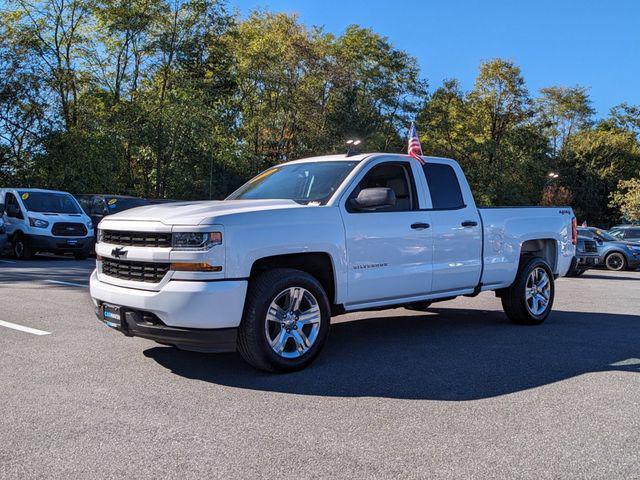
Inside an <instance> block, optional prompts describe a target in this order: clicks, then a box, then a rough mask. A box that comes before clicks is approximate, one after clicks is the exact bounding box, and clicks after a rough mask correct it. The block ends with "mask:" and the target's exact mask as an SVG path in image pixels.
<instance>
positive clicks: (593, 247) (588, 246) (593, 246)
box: [584, 240, 598, 253]
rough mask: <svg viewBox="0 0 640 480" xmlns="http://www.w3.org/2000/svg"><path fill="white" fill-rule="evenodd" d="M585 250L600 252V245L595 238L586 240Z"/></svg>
mask: <svg viewBox="0 0 640 480" xmlns="http://www.w3.org/2000/svg"><path fill="white" fill-rule="evenodd" d="M584 251H585V252H587V253H598V246H597V245H596V242H594V241H593V240H585V241H584Z"/></svg>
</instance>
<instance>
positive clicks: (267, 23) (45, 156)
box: [0, 0, 640, 226]
mask: <svg viewBox="0 0 640 480" xmlns="http://www.w3.org/2000/svg"><path fill="white" fill-rule="evenodd" d="M427 73H428V72H427ZM639 112H640V108H639V107H637V106H633V105H628V104H622V105H619V106H617V107H614V108H613V109H612V110H611V112H610V114H609V116H608V117H607V118H603V119H600V120H597V121H596V120H595V119H594V111H593V109H592V107H591V104H590V100H589V96H588V90H587V89H586V88H584V87H580V86H575V87H562V86H550V87H547V88H544V89H542V90H541V91H540V92H539V95H535V94H532V93H531V92H530V91H529V89H528V88H527V85H526V82H525V79H524V77H523V75H522V72H521V71H520V69H519V67H518V66H517V65H516V64H515V63H514V62H512V61H508V60H503V59H492V60H488V61H485V62H483V63H481V65H480V66H479V71H478V75H477V79H476V81H475V83H474V85H473V87H472V88H471V89H470V90H469V91H464V90H463V89H462V88H461V87H460V84H459V83H458V81H457V80H455V79H450V80H446V81H445V82H444V83H443V84H442V85H441V86H439V87H438V88H436V89H435V90H433V91H432V92H429V91H428V90H427V82H426V81H425V80H424V79H423V78H422V77H421V74H420V70H419V66H418V63H417V62H416V60H415V59H414V58H413V57H412V56H411V55H410V54H409V53H407V52H405V51H402V50H399V49H397V48H396V47H394V46H393V44H392V43H391V42H390V41H389V39H388V38H386V37H383V36H381V35H379V34H377V33H376V32H374V31H372V30H371V29H367V28H362V27H359V26H357V25H351V26H349V27H347V28H346V30H345V31H344V32H343V33H342V34H340V35H334V34H330V33H327V32H325V31H324V30H323V29H322V28H317V27H309V26H306V25H304V24H302V23H301V22H300V21H299V19H298V18H297V17H296V16H294V15H285V14H276V13H270V12H267V11H256V12H254V13H252V14H251V15H249V16H248V17H247V18H245V19H241V18H239V17H237V16H234V15H232V14H230V13H229V11H228V9H227V6H226V5H225V4H224V3H223V2H222V1H220V0H180V1H177V0H176V1H169V0H7V1H6V2H5V8H4V9H3V11H2V13H0V185H4V184H9V183H13V184H21V185H30V186H40V187H49V188H59V189H65V190H69V191H72V192H76V193H82V192H92V191H95V192H112V193H128V194H135V195H142V196H158V197H170V198H220V197H224V196H225V195H226V194H228V193H229V192H230V191H232V190H233V189H234V188H235V187H237V186H238V185H239V184H241V183H242V182H243V181H245V180H246V179H247V178H248V177H250V176H252V175H254V174H255V173H256V172H258V171H259V170H262V169H264V168H265V167H268V166H270V165H273V164H276V163H279V162H283V161H287V160H290V159H295V158H300V157H303V156H309V155H319V154H326V153H336V152H342V151H344V142H345V140H347V139H350V138H359V139H361V140H363V145H364V146H365V149H366V150H367V151H387V152H401V151H404V149H405V148H406V129H407V127H408V124H409V122H410V121H412V120H417V122H418V129H419V131H420V133H421V134H422V135H421V140H422V144H423V150H424V152H425V154H431V155H439V156H446V157H451V158H455V159H456V160H458V161H460V163H461V164H462V166H463V168H464V169H465V172H466V173H467V175H468V178H469V182H470V183H471V186H472V187H473V189H474V192H475V194H476V198H477V200H478V203H480V204H486V205H505V204H515V205H524V204H550V203H554V202H558V203H567V201H568V200H569V198H570V197H571V203H572V205H573V206H574V208H575V210H576V212H577V213H578V215H579V216H580V218H583V217H584V218H587V219H588V220H589V222H590V223H600V224H602V225H603V226H606V224H607V223H612V222H615V221H617V220H618V219H619V217H620V215H621V214H625V215H626V213H624V212H626V210H624V209H625V208H626V207H623V203H621V202H622V201H621V200H618V197H617V196H616V197H615V198H616V200H615V201H614V203H610V194H611V192H612V191H614V190H616V188H618V185H619V182H620V181H625V180H628V179H630V178H634V176H635V177H637V174H638V171H639V170H640V160H639V155H640V154H639V149H640V147H639V143H638V137H639V135H640V114H639ZM550 171H554V172H558V173H559V174H560V177H559V178H558V179H557V180H556V181H555V183H554V185H553V186H550V185H548V178H549V177H548V173H549V172H550ZM620 185H621V187H620V188H622V189H626V190H624V191H632V190H633V188H630V187H627V184H626V183H620ZM624 205H626V204H624Z"/></svg>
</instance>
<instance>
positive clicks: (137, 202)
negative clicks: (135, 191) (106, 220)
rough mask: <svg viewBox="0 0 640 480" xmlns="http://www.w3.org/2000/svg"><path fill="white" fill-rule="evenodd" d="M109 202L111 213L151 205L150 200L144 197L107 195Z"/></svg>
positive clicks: (108, 206)
mask: <svg viewBox="0 0 640 480" xmlns="http://www.w3.org/2000/svg"><path fill="white" fill-rule="evenodd" d="M105 201H106V202H107V208H108V209H109V214H111V213H118V212H122V211H123V210H128V209H130V208H135V207H141V206H143V205H149V201H148V200H145V199H143V198H118V197H105Z"/></svg>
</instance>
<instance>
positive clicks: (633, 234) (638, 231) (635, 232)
mask: <svg viewBox="0 0 640 480" xmlns="http://www.w3.org/2000/svg"><path fill="white" fill-rule="evenodd" d="M626 238H634V239H635V238H640V228H630V229H628V230H627V235H626Z"/></svg>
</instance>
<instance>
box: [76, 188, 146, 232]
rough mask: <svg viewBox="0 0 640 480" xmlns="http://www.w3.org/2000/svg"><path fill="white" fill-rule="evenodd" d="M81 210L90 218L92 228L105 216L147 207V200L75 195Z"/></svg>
mask: <svg viewBox="0 0 640 480" xmlns="http://www.w3.org/2000/svg"><path fill="white" fill-rule="evenodd" d="M75 197H76V199H77V200H78V202H79V203H80V206H81V207H82V209H83V210H84V211H85V212H86V213H87V215H89V217H91V222H93V228H94V229H95V228H97V226H98V224H99V223H100V220H102V219H103V218H104V217H106V216H107V215H112V214H114V213H118V212H122V211H123V210H128V209H130V208H135V207H141V206H143V205H149V200H145V199H144V198H138V197H129V196H126V195H94V194H87V195H75Z"/></svg>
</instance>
